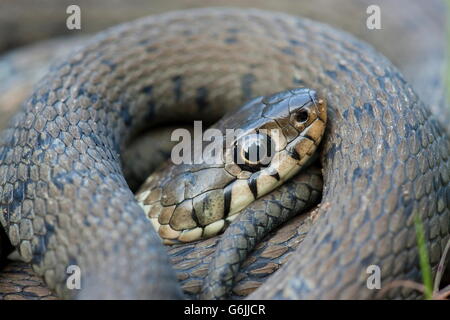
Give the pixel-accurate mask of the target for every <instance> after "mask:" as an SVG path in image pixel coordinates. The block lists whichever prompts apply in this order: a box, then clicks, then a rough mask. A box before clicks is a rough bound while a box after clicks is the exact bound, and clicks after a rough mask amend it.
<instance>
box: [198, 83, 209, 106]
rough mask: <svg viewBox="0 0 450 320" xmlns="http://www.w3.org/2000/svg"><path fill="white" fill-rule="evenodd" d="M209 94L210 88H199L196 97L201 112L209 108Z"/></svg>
mask: <svg viewBox="0 0 450 320" xmlns="http://www.w3.org/2000/svg"><path fill="white" fill-rule="evenodd" d="M208 94H209V93H208V88H206V87H200V88H197V92H196V95H195V102H196V103H197V106H198V109H199V110H200V111H203V110H205V109H206V108H208V106H209V103H208Z"/></svg>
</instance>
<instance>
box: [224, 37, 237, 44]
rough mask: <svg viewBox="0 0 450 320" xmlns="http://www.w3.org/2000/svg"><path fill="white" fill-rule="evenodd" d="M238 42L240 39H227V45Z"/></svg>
mask: <svg viewBox="0 0 450 320" xmlns="http://www.w3.org/2000/svg"><path fill="white" fill-rule="evenodd" d="M236 42H238V39H237V38H236V37H229V38H226V39H225V43H227V44H233V43H236Z"/></svg>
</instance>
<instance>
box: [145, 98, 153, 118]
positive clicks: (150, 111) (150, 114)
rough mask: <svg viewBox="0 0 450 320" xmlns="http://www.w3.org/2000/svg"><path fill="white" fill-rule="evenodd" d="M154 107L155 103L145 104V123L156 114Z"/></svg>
mask: <svg viewBox="0 0 450 320" xmlns="http://www.w3.org/2000/svg"><path fill="white" fill-rule="evenodd" d="M155 107H156V104H155V101H153V100H150V101H149V102H148V104H147V113H146V114H145V120H147V121H150V120H153V118H154V116H155V114H156V111H155Z"/></svg>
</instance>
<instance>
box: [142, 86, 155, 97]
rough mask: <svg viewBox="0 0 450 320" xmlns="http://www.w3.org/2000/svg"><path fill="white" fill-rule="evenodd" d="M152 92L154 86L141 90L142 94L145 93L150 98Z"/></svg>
mask: <svg viewBox="0 0 450 320" xmlns="http://www.w3.org/2000/svg"><path fill="white" fill-rule="evenodd" d="M152 91H153V86H152V85H148V86H145V87H143V88H142V89H141V92H142V93H145V94H146V95H149V96H150V95H151V94H152Z"/></svg>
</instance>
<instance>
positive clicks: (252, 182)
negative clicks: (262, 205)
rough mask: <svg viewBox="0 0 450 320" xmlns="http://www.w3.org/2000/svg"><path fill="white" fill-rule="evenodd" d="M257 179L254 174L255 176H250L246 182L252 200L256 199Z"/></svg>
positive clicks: (256, 175)
mask: <svg viewBox="0 0 450 320" xmlns="http://www.w3.org/2000/svg"><path fill="white" fill-rule="evenodd" d="M258 177H259V175H258V174H255V175H252V176H251V177H250V178H249V179H248V180H247V184H248V187H249V188H250V190H251V192H252V193H253V198H255V199H256V198H257V197H258V184H257V183H256V182H257V179H258Z"/></svg>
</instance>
